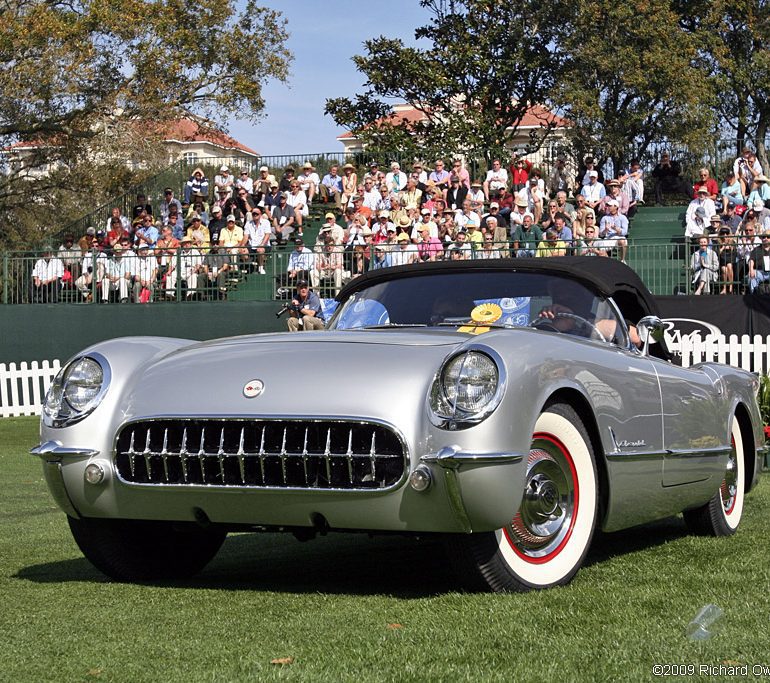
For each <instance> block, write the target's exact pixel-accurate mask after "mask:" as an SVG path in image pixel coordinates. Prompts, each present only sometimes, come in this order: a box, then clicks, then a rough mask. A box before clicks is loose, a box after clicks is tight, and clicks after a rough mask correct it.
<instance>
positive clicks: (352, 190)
mask: <svg viewBox="0 0 770 683" xmlns="http://www.w3.org/2000/svg"><path fill="white" fill-rule="evenodd" d="M357 190H358V174H357V173H356V167H355V166H353V164H345V165H344V166H343V167H342V197H341V199H340V201H341V203H342V206H347V205H348V204H349V203H350V202H351V201H352V198H353V196H354V195H355V194H356V192H357Z"/></svg>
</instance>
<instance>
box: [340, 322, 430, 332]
mask: <svg viewBox="0 0 770 683" xmlns="http://www.w3.org/2000/svg"><path fill="white" fill-rule="evenodd" d="M394 327H427V325H426V324H425V323H383V324H381V325H364V326H363V327H358V328H348V329H358V330H387V329H391V328H394Z"/></svg>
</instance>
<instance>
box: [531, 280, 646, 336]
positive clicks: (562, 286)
mask: <svg viewBox="0 0 770 683" xmlns="http://www.w3.org/2000/svg"><path fill="white" fill-rule="evenodd" d="M548 291H549V294H550V295H551V305H550V306H545V307H544V308H542V309H541V310H540V313H539V314H538V320H547V321H549V326H550V327H552V328H553V329H555V330H556V331H558V332H564V333H566V334H574V335H577V336H581V337H587V338H589V339H597V338H598V339H602V341H606V342H613V343H616V344H621V345H622V344H623V338H624V335H623V332H622V327H621V326H620V323H619V321H618V319H617V318H616V317H615V315H614V313H613V311H612V309H611V308H610V307H609V305H608V304H606V303H604V302H602V301H600V300H598V299H597V297H595V296H594V295H593V294H591V292H589V291H588V290H586V289H584V288H583V287H580V286H574V285H571V283H568V282H565V281H552V282H549V284H548ZM594 308H596V309H597V310H596V311H594ZM628 336H629V339H630V341H631V343H632V344H634V346H636V347H637V348H641V346H642V340H641V338H640V337H639V333H638V332H637V329H636V327H635V326H634V325H631V324H629V325H628Z"/></svg>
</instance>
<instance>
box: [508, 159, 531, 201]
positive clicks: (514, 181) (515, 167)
mask: <svg viewBox="0 0 770 683" xmlns="http://www.w3.org/2000/svg"><path fill="white" fill-rule="evenodd" d="M508 171H509V175H510V178H511V190H512V191H513V192H518V191H519V190H522V189H524V188H525V187H527V183H528V182H529V174H530V171H532V162H531V161H529V160H527V159H524V158H523V157H520V156H517V155H516V154H514V155H513V158H512V159H511V163H510V165H509V166H508Z"/></svg>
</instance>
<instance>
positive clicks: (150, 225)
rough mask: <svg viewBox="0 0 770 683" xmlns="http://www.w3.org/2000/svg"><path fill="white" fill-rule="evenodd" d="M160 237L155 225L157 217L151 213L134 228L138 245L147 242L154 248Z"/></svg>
mask: <svg viewBox="0 0 770 683" xmlns="http://www.w3.org/2000/svg"><path fill="white" fill-rule="evenodd" d="M159 237H160V232H159V230H158V228H157V227H156V226H155V219H154V218H153V217H152V215H151V214H147V215H145V216H144V217H143V218H142V222H141V224H140V225H138V226H137V228H136V230H134V244H136V246H137V247H140V246H141V245H142V244H146V245H147V246H148V247H149V248H150V249H154V248H155V243H156V242H157V241H158V238H159Z"/></svg>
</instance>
